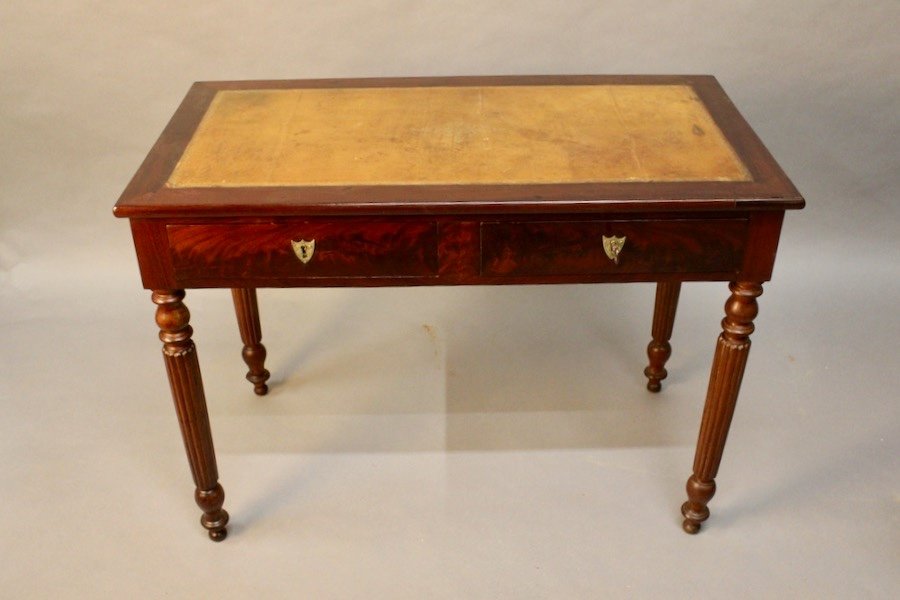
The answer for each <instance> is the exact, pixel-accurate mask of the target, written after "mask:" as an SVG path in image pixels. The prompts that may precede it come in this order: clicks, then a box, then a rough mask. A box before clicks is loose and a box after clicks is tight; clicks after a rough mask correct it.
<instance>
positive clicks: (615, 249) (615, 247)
mask: <svg viewBox="0 0 900 600" xmlns="http://www.w3.org/2000/svg"><path fill="white" fill-rule="evenodd" d="M624 247H625V236H624V235H623V236H622V237H615V236H610V237H607V236H605V235H604V236H603V251H604V252H606V256H608V257H609V260H611V261H613V262H614V263H615V264H619V253H620V252H621V251H622V248H624Z"/></svg>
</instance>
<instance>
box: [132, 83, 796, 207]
mask: <svg viewBox="0 0 900 600" xmlns="http://www.w3.org/2000/svg"><path fill="white" fill-rule="evenodd" d="M749 205H752V206H749ZM802 205H803V199H802V198H801V197H800V195H799V194H798V192H797V190H796V189H795V188H794V187H793V185H791V183H790V182H789V181H788V179H787V178H786V177H785V175H784V173H783V172H782V171H781V169H780V168H779V167H778V165H777V164H776V163H775V161H774V160H773V159H772V157H771V155H769V153H768V152H767V151H766V150H765V148H764V147H763V145H762V143H761V142H760V141H759V139H758V138H757V137H756V135H755V134H754V133H753V131H752V130H751V129H750V127H749V126H748V125H747V123H746V122H745V121H744V120H743V118H741V116H740V115H739V114H738V112H737V111H736V109H735V108H734V106H733V105H732V104H731V102H730V101H729V100H728V98H727V97H726V96H725V94H724V92H723V91H722V90H721V88H720V87H719V85H718V83H717V82H716V81H715V79H714V78H712V77H708V76H632V77H602V76H577V77H576V76H569V77H565V76H563V77H479V78H475V77H460V78H424V79H368V80H366V79H363V80H306V81H270V82H213V83H198V84H195V85H194V86H193V87H192V88H191V90H190V91H189V93H188V95H187V96H186V98H185V100H184V101H183V102H182V105H181V107H180V108H179V109H178V111H177V112H176V113H175V115H174V117H173V118H172V121H171V122H170V123H169V125H168V127H167V128H166V130H165V131H164V132H163V134H162V135H161V137H160V139H159V141H158V142H157V144H156V146H155V147H154V148H153V150H151V152H150V154H149V155H148V157H147V159H146V160H145V162H144V164H143V165H142V166H141V169H140V170H139V171H138V173H137V174H136V175H135V178H134V179H133V180H132V182H131V184H130V185H129V186H128V188H127V189H126V190H125V192H124V193H123V194H122V197H121V198H120V199H119V202H118V203H117V205H116V214H117V215H119V216H129V217H130V216H180V215H184V214H196V213H198V212H199V213H206V214H210V215H221V216H226V215H246V214H254V215H256V214H259V215H297V214H309V215H313V214H340V213H348V214H396V213H403V212H415V213H421V212H423V211H424V212H429V211H435V212H448V213H460V212H506V211H508V210H512V209H513V207H515V208H516V210H526V211H528V212H545V211H560V210H563V211H574V212H616V211H633V210H664V211H665V210H677V211H695V210H710V209H713V210H728V209H732V208H738V207H740V208H748V207H750V208H779V209H784V208H800V207H802Z"/></svg>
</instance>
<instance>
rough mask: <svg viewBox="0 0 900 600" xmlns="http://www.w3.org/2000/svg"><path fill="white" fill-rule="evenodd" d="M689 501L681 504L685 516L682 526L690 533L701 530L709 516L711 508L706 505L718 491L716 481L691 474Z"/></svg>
mask: <svg viewBox="0 0 900 600" xmlns="http://www.w3.org/2000/svg"><path fill="white" fill-rule="evenodd" d="M686 487H687V494H688V501H687V502H685V503H684V504H682V505H681V514H682V516H683V517H684V522H683V523H682V524H681V526H682V528H683V529H684V530H685V531H686V532H687V533H690V534H694V533H697V532H699V531H700V524H701V523H703V521H705V520H707V519H708V518H709V509H708V508H707V507H706V505H707V504H709V501H710V500H712V497H713V496H714V495H715V493H716V482H715V481H706V482H703V481H698V480H697V479H696V478H695V477H694V476H691V477H690V478H689V479H688V481H687V486H686Z"/></svg>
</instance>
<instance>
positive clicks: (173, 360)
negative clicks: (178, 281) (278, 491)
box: [153, 290, 228, 542]
mask: <svg viewBox="0 0 900 600" xmlns="http://www.w3.org/2000/svg"><path fill="white" fill-rule="evenodd" d="M183 299H184V290H156V291H154V292H153V302H154V303H155V304H156V305H157V308H156V323H157V325H159V329H160V331H159V339H160V340H162V342H163V358H164V360H165V363H166V372H167V373H168V375H169V385H170V387H171V388H172V398H173V399H174V400H175V410H176V411H177V412H178V424H179V425H180V426H181V436H182V438H184V447H185V450H186V451H187V456H188V462H190V465H191V474H192V475H193V477H194V484H195V485H196V491H195V493H194V499H195V500H196V502H197V505H198V506H199V507H200V508H201V510H203V515H202V516H201V517H200V524H201V525H203V527H205V528H206V529H207V531H209V537H210V539H212V540H214V541H216V542H218V541H221V540H224V539H225V536H226V535H227V533H228V531H227V530H226V529H225V525H226V524H227V523H228V513H227V512H225V511H224V510H222V504H223V503H224V501H225V492H224V491H223V490H222V486H221V485H219V481H218V480H219V474H218V470H217V468H216V454H215V450H214V449H213V441H212V434H211V433H210V429H209V415H208V414H207V412H206V398H205V397H204V395H203V381H202V380H201V379H200V363H199V362H198V361H197V350H196V348H195V346H194V342H193V341H192V340H191V334H192V333H193V331H192V329H191V326H190V325H188V321H189V320H190V313H189V312H188V309H187V307H186V306H185V305H184V303H182V300H183Z"/></svg>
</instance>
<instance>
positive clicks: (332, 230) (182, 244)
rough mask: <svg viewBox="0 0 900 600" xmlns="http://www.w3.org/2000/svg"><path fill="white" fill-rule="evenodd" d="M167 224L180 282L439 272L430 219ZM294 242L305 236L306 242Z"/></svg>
mask: <svg viewBox="0 0 900 600" xmlns="http://www.w3.org/2000/svg"><path fill="white" fill-rule="evenodd" d="M167 229H168V238H169V251H170V253H171V256H172V262H173V267H174V269H175V276H176V278H177V279H178V280H180V281H189V282H202V281H205V280H222V279H228V278H239V279H241V280H243V281H247V282H254V281H257V282H260V283H265V282H271V281H276V280H293V279H298V280H303V279H330V278H334V279H347V278H367V277H374V278H377V277H391V278H403V277H428V276H434V275H436V274H437V262H438V261H437V225H436V224H435V223H434V222H429V221H415V222H414V221H395V220H394V221H391V220H363V219H359V220H356V219H354V220H348V221H334V220H331V221H316V220H304V221H291V222H279V223H234V224H202V225H169V226H168V228H167ZM292 242H297V244H292ZM300 242H306V243H305V244H304V247H300V244H299V243H300ZM313 243H314V245H313ZM295 247H296V250H295Z"/></svg>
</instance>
